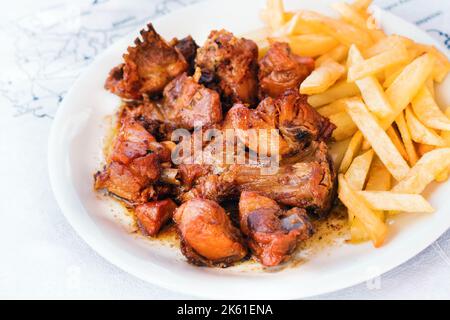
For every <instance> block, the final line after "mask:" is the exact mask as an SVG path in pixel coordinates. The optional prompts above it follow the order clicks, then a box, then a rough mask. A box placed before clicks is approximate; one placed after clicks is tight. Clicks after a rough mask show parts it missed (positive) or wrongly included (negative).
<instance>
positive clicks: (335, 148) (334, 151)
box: [328, 139, 350, 168]
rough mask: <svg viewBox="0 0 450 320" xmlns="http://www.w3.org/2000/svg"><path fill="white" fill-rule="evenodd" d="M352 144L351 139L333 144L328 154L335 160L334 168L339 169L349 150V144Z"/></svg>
mask: <svg viewBox="0 0 450 320" xmlns="http://www.w3.org/2000/svg"><path fill="white" fill-rule="evenodd" d="M349 143H350V139H347V140H342V141H336V142H334V143H332V144H331V145H330V147H329V149H328V153H329V154H330V157H331V159H332V160H333V163H334V166H335V167H336V168H338V167H339V166H340V165H341V162H342V159H343V158H344V154H345V152H346V150H347V148H348V144H349Z"/></svg>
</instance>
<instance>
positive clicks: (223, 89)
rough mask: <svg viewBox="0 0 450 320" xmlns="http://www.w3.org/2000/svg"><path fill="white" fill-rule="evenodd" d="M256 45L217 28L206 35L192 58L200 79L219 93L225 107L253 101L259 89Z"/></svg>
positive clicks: (253, 102)
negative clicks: (198, 70)
mask: <svg viewBox="0 0 450 320" xmlns="http://www.w3.org/2000/svg"><path fill="white" fill-rule="evenodd" d="M257 59H258V47H257V46H256V44H255V43H254V42H253V41H251V40H247V39H244V38H236V37H235V36H234V35H233V34H232V33H230V32H228V31H225V30H220V31H212V32H211V33H210V34H209V37H208V39H207V40H206V42H205V44H204V45H203V47H201V48H199V49H198V50H197V57H196V59H195V62H196V65H197V67H199V68H200V69H201V72H202V76H201V78H200V82H201V83H203V84H205V85H206V86H207V87H209V88H211V89H215V90H217V91H218V92H220V93H221V97H222V100H223V101H224V102H225V105H226V106H231V105H232V103H234V102H242V103H247V104H255V103H256V101H257V91H258V79H257V78H258V75H257V70H258V64H257Z"/></svg>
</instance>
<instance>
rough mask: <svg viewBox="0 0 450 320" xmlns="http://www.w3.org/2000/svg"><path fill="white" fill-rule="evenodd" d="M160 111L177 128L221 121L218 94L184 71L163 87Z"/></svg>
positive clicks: (188, 127) (189, 127)
mask: <svg viewBox="0 0 450 320" xmlns="http://www.w3.org/2000/svg"><path fill="white" fill-rule="evenodd" d="M162 112H163V113H164V115H165V119H166V121H168V122H170V123H172V124H173V125H174V126H176V127H177V128H185V129H193V128H194V125H197V126H203V127H211V126H212V125H214V124H217V123H220V122H221V121H222V107H221V104H220V97H219V94H218V93H217V92H215V91H214V90H211V89H208V88H205V87H204V86H203V85H201V84H198V83H197V82H196V81H195V80H194V79H193V78H192V77H188V76H187V75H186V74H185V73H183V74H182V75H180V76H178V77H177V78H175V79H174V80H172V81H171V82H170V83H169V84H168V85H167V86H166V87H165V89H164V100H163V109H162Z"/></svg>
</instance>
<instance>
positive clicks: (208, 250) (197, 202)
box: [174, 199, 247, 267]
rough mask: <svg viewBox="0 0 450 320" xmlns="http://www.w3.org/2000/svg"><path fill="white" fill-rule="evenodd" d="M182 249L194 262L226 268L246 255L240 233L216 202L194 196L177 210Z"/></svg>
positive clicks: (176, 220) (190, 260) (189, 259)
mask: <svg viewBox="0 0 450 320" xmlns="http://www.w3.org/2000/svg"><path fill="white" fill-rule="evenodd" d="M174 221H175V223H176V224H177V227H178V232H179V235H180V238H181V249H182V252H183V254H184V255H185V256H186V258H187V259H188V261H189V262H191V263H193V264H195V265H202V266H204V265H206V266H221V267H226V266H229V265H231V264H233V263H234V262H236V261H239V260H241V259H243V258H244V257H245V256H246V255H247V250H246V248H245V246H244V243H243V240H242V237H241V234H240V232H239V230H238V229H237V228H235V227H234V226H233V225H232V224H231V221H230V218H229V217H228V216H227V214H226V213H225V210H224V209H223V208H222V207H221V206H219V205H218V204H217V203H216V202H214V201H211V200H204V199H193V200H191V201H188V202H186V203H184V204H182V205H181V206H180V207H179V208H178V209H177V210H176V212H175V215H174Z"/></svg>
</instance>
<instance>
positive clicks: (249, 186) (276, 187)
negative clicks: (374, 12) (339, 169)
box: [229, 142, 336, 217]
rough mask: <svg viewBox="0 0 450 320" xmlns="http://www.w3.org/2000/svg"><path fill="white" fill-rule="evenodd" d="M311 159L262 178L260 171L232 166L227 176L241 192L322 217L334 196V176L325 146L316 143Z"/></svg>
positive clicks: (245, 166) (243, 166) (251, 167)
mask: <svg viewBox="0 0 450 320" xmlns="http://www.w3.org/2000/svg"><path fill="white" fill-rule="evenodd" d="M311 149H312V150H311V151H310V153H311V154H310V155H309V156H308V157H307V158H306V159H302V160H301V161H300V162H297V163H294V164H287V165H282V166H280V168H279V169H278V172H277V173H276V174H267V175H261V171H260V168H258V167H255V166H248V165H235V166H233V167H232V169H231V171H232V172H233V173H229V174H230V175H233V176H234V177H235V180H234V183H235V184H236V185H237V188H238V189H239V190H240V191H255V192H258V193H260V194H261V195H263V196H266V197H268V198H271V199H273V200H275V201H277V202H278V203H281V204H284V205H288V206H294V207H299V208H304V209H306V210H307V211H308V213H311V214H315V215H317V216H319V217H323V216H325V215H326V214H328V212H329V210H330V209H331V206H332V203H333V201H334V198H335V193H336V190H335V188H336V181H335V180H336V174H335V171H334V168H333V162H332V160H331V159H330V157H329V156H328V152H327V145H326V144H325V143H324V142H315V143H314V145H313V146H312V148H311Z"/></svg>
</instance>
